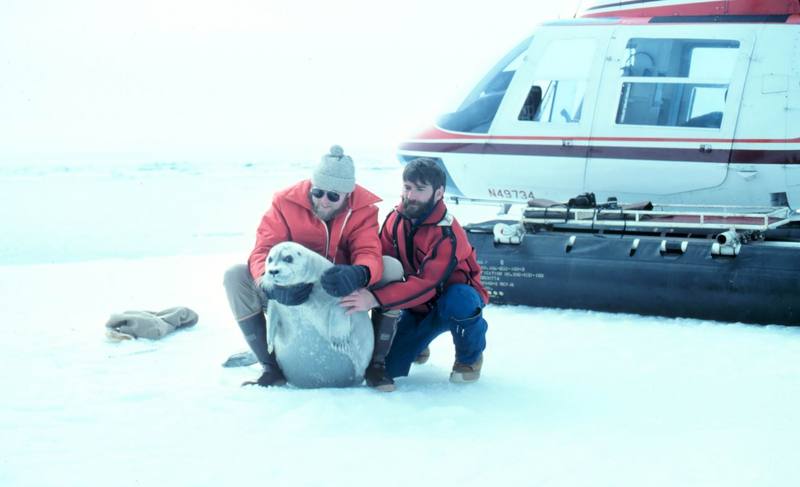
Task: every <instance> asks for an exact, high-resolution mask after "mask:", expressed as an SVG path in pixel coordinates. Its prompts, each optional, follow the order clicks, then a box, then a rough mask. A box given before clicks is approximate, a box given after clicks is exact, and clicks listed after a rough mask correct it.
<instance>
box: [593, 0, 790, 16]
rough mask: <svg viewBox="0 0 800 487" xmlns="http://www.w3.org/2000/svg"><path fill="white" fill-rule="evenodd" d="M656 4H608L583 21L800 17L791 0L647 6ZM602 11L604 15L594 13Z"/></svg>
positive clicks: (642, 0) (640, 1) (727, 0)
mask: <svg viewBox="0 0 800 487" xmlns="http://www.w3.org/2000/svg"><path fill="white" fill-rule="evenodd" d="M656 1H657V0H638V1H628V2H624V1H623V2H609V3H605V4H601V5H594V6H591V7H588V8H587V9H586V10H584V11H583V12H582V14H581V17H589V18H597V17H655V16H690V15H780V14H798V13H800V4H799V3H798V2H796V1H791V0H722V1H712V2H698V3H675V4H671V5H654V6H650V7H648V6H646V4H648V3H655V2H656ZM593 10H602V12H593Z"/></svg>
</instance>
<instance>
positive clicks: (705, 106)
mask: <svg viewBox="0 0 800 487" xmlns="http://www.w3.org/2000/svg"><path fill="white" fill-rule="evenodd" d="M738 49H739V42H738V41H733V40H717V39H631V40H630V41H628V44H627V60H626V62H625V64H624V66H623V67H622V73H621V74H622V89H621V93H620V101H619V107H618V109H617V119H616V121H617V123H618V124H629V125H659V126H672V127H698V128H713V129H718V128H720V127H721V126H722V119H723V115H724V113H725V101H726V97H727V93H728V85H729V84H730V79H731V76H732V74H733V70H734V67H735V66H736V60H737V57H738Z"/></svg>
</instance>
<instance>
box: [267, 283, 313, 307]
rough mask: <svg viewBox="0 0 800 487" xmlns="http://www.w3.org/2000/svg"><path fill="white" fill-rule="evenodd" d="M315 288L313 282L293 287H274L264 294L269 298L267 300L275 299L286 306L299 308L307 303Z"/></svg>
mask: <svg viewBox="0 0 800 487" xmlns="http://www.w3.org/2000/svg"><path fill="white" fill-rule="evenodd" d="M313 288H314V283H313V282H307V283H304V284H295V285H293V286H272V288H271V289H270V290H269V291H268V292H267V291H265V292H264V294H265V295H266V296H267V299H274V300H275V301H277V302H279V303H281V304H283V305H285V306H297V305H298V304H303V303H305V302H306V300H307V299H308V297H309V296H310V295H311V290H312V289H313Z"/></svg>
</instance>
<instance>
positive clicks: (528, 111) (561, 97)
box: [517, 80, 586, 123]
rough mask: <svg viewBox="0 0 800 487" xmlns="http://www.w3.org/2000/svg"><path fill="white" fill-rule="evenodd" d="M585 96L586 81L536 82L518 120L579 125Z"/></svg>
mask: <svg viewBox="0 0 800 487" xmlns="http://www.w3.org/2000/svg"><path fill="white" fill-rule="evenodd" d="M585 94H586V82H585V81H575V80H540V81H536V82H534V84H533V86H531V88H530V91H529V92H528V96H527V98H526V99H525V102H524V103H523V105H522V109H521V110H520V112H519V116H518V117H517V118H518V119H519V120H522V121H533V122H549V123H578V122H580V120H581V108H582V106H583V97H584V95H585Z"/></svg>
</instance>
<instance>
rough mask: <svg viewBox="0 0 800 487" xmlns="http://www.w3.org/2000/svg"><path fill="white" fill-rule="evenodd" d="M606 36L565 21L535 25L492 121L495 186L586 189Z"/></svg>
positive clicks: (541, 192) (524, 192)
mask: <svg viewBox="0 0 800 487" xmlns="http://www.w3.org/2000/svg"><path fill="white" fill-rule="evenodd" d="M592 32H594V34H592ZM607 36H608V34H607V33H606V34H602V33H601V32H598V31H597V30H592V31H587V29H585V28H583V27H566V26H558V27H554V28H551V29H548V28H543V29H541V30H539V31H537V32H536V35H535V36H534V38H533V42H532V43H531V45H530V47H529V49H528V51H527V55H526V56H525V57H524V58H523V60H522V63H521V65H520V66H519V68H518V69H517V73H516V75H515V76H514V79H513V80H512V81H511V85H510V86H509V88H508V92H507V93H506V96H505V98H504V99H503V101H502V103H501V105H500V107H499V109H498V112H497V116H496V117H495V120H494V123H492V126H491V128H490V132H489V135H490V137H489V143H488V144H487V145H486V149H485V155H486V156H487V158H491V160H492V173H491V174H492V175H491V183H490V184H491V187H490V191H491V190H494V191H496V192H498V193H499V192H504V193H505V194H504V196H507V195H508V194H510V196H511V197H512V198H511V199H528V198H532V197H534V196H536V197H540V198H551V199H566V198H570V197H572V196H575V194H577V193H578V192H579V191H580V190H581V188H582V187H583V178H584V172H585V170H586V157H587V144H586V141H587V140H588V136H589V131H590V129H591V117H590V116H589V115H590V114H591V113H592V112H593V108H594V107H593V104H594V100H595V99H596V91H597V83H598V80H599V78H600V76H599V75H600V70H601V68H602V53H603V52H605V47H606V44H607V42H608V41H607V38H608V37H607ZM515 196H516V197H515ZM507 199H508V198H507Z"/></svg>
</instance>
